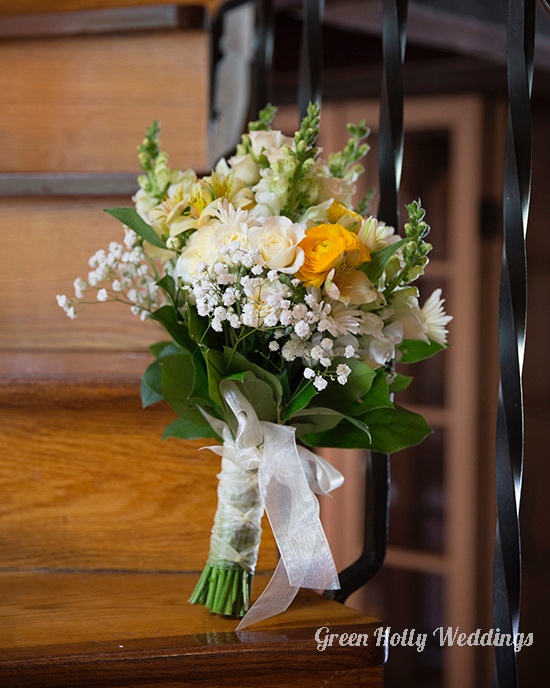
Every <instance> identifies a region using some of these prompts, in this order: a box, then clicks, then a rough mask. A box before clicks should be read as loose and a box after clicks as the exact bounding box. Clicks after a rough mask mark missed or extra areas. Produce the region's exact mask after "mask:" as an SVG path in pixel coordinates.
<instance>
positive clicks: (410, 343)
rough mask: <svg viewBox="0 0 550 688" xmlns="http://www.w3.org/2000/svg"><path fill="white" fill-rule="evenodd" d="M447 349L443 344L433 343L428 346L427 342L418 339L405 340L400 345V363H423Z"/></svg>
mask: <svg viewBox="0 0 550 688" xmlns="http://www.w3.org/2000/svg"><path fill="white" fill-rule="evenodd" d="M445 348H446V347H444V346H442V345H441V344H437V343H436V342H432V341H430V343H429V344H426V342H421V341H420V340H418V339H405V340H403V341H402V342H401V344H400V345H399V351H400V352H401V358H400V359H399V363H416V362H417V361H423V360H424V359H425V358H430V357H431V356H435V354H437V353H439V352H440V351H443V349H445Z"/></svg>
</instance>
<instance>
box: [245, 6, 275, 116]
mask: <svg viewBox="0 0 550 688" xmlns="http://www.w3.org/2000/svg"><path fill="white" fill-rule="evenodd" d="M274 41H275V25H274V13H273V0H256V34H255V46H254V84H253V91H252V106H251V109H250V119H251V120H253V119H256V117H257V116H258V113H259V112H260V110H261V109H262V108H264V107H265V106H266V105H267V104H268V103H269V102H271V91H272V84H271V80H272V79H271V77H272V67H273V45H274Z"/></svg>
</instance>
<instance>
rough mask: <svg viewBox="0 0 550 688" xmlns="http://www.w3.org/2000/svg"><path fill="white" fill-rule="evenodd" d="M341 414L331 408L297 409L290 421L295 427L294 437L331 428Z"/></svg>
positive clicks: (335, 424)
mask: <svg viewBox="0 0 550 688" xmlns="http://www.w3.org/2000/svg"><path fill="white" fill-rule="evenodd" d="M342 418H343V416H342V414H341V413H338V411H335V410H334V409H331V408H322V407H315V408H308V409H303V410H302V411H297V412H296V413H295V414H294V415H293V416H292V420H291V422H290V425H293V426H294V427H295V428H296V437H298V438H301V437H302V436H303V435H307V434H309V433H321V432H325V431H326V430H332V429H333V428H335V427H336V426H337V425H338V423H340V421H341V420H342Z"/></svg>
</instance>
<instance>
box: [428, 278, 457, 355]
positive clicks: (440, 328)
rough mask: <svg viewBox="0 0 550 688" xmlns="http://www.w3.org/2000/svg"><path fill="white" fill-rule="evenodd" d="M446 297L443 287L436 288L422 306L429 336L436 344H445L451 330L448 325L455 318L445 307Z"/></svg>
mask: <svg viewBox="0 0 550 688" xmlns="http://www.w3.org/2000/svg"><path fill="white" fill-rule="evenodd" d="M444 303H445V299H442V298H441V289H436V290H435V291H434V292H433V294H432V295H431V296H430V297H429V299H428V300H427V301H426V302H425V304H424V305H423V306H422V315H423V316H424V319H425V321H426V325H427V326H428V333H427V334H428V337H429V339H431V340H432V341H433V342H435V343H436V344H440V345H441V346H445V345H446V344H447V335H448V334H449V330H448V329H447V327H446V325H447V324H448V323H449V322H450V321H451V320H452V319H453V316H452V315H447V314H446V313H445V310H444V309H443V304H444Z"/></svg>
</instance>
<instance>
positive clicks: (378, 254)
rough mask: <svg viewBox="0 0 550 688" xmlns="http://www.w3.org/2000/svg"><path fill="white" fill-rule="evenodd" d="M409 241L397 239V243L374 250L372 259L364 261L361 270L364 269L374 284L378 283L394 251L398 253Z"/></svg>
mask: <svg viewBox="0 0 550 688" xmlns="http://www.w3.org/2000/svg"><path fill="white" fill-rule="evenodd" d="M407 241H409V240H408V239H401V240H400V241H396V242H395V244H390V245H389V246H386V247H385V248H381V249H379V250H378V251H374V252H373V253H371V256H370V261H369V262H368V263H364V264H363V265H362V266H361V267H360V268H359V270H362V271H363V272H364V273H365V274H366V276H367V277H368V278H369V279H370V281H371V282H372V283H373V284H374V285H376V284H378V281H379V280H380V278H381V277H382V274H383V272H384V270H385V269H386V265H387V264H388V263H389V262H390V260H391V258H392V256H393V255H394V253H396V252H397V251H398V250H399V249H400V248H401V246H403V245H404V244H406V243H407Z"/></svg>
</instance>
